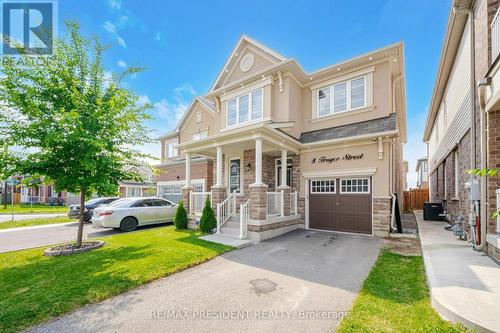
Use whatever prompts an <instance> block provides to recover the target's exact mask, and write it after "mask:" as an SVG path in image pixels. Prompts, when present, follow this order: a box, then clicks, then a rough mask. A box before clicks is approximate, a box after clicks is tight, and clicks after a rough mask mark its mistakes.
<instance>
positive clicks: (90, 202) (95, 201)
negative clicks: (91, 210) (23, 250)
mask: <svg viewBox="0 0 500 333" xmlns="http://www.w3.org/2000/svg"><path fill="white" fill-rule="evenodd" d="M101 201H103V202H104V199H103V198H94V199H90V200H89V201H87V202H86V203H85V204H86V205H95V204H98V203H100V202H101Z"/></svg>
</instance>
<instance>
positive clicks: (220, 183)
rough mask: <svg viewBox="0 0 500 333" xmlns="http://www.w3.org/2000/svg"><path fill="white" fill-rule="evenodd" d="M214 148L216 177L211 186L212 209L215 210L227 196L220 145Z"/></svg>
mask: <svg viewBox="0 0 500 333" xmlns="http://www.w3.org/2000/svg"><path fill="white" fill-rule="evenodd" d="M216 149H217V158H216V161H215V164H216V165H215V167H216V175H215V176H216V179H215V185H214V186H212V208H213V209H214V212H217V204H220V203H221V202H222V201H224V200H225V199H226V197H227V186H225V185H224V176H223V174H222V167H223V165H224V159H223V158H222V157H223V156H222V147H221V146H217V147H216Z"/></svg>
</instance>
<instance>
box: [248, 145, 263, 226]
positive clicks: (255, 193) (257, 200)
mask: <svg viewBox="0 0 500 333" xmlns="http://www.w3.org/2000/svg"><path fill="white" fill-rule="evenodd" d="M249 187H250V218H251V219H252V220H265V219H266V217H267V185H266V184H264V183H263V182H262V139H261V138H258V139H255V183H253V184H251V185H250V186H249Z"/></svg>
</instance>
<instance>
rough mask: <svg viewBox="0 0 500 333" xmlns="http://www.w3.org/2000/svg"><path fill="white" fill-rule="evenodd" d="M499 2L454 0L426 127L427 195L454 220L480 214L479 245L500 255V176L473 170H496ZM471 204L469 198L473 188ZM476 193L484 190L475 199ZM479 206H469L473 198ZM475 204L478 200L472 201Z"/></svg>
mask: <svg viewBox="0 0 500 333" xmlns="http://www.w3.org/2000/svg"><path fill="white" fill-rule="evenodd" d="M499 2H500V1H498V0H476V1H472V0H467V1H465V0H460V1H458V0H454V1H453V2H452V10H451V12H450V15H449V19H448V25H447V28H446V34H445V39H444V42H443V47H442V53H441V59H440V63H439V68H438V73H437V77H436V82H435V86H434V92H433V95H432V100H431V105H430V108H429V114H428V117H427V122H426V126H425V132H424V141H425V142H426V143H427V144H428V162H429V166H428V168H429V169H428V170H429V171H428V172H429V197H430V200H431V201H432V202H442V203H443V206H444V209H445V210H446V212H447V213H448V214H450V216H451V217H452V219H454V218H455V217H456V216H458V215H461V216H464V217H465V218H466V220H468V217H469V214H475V215H478V216H479V218H480V223H481V244H480V245H478V246H477V248H478V249H484V248H485V247H486V246H487V247H488V253H489V254H490V255H491V256H493V257H495V258H497V259H500V251H499V248H500V238H499V236H498V233H497V232H498V226H497V225H496V221H495V220H494V219H493V218H492V217H491V213H492V212H493V211H495V210H496V208H497V207H496V196H495V190H496V189H497V188H500V182H499V180H498V179H494V178H489V179H486V177H483V178H481V179H480V180H479V179H475V178H474V177H472V176H470V175H469V174H468V173H467V170H469V169H474V168H479V167H493V168H498V165H500V155H499V154H498V153H497V151H498V150H499V148H500V146H499V145H500V141H498V131H499V128H500V123H499V121H498V119H500V118H499V117H498V115H500V111H497V110H500V105H499V103H498V102H497V101H498V99H499V96H500V94H499V93H498V88H495V87H498V84H495V82H496V80H499V79H500V74H497V69H498V64H499V60H498V59H499V58H498V54H499V45H500V25H499V22H498V14H497V10H498V4H499ZM478 182H480V183H481V186H480V188H479V189H478V191H475V190H474V191H470V193H472V195H473V198H472V200H473V202H471V201H470V200H469V195H470V193H469V187H470V186H472V187H473V188H474V189H475V188H476V186H475V185H474V184H475V183H476V184H477V183H478ZM475 193H478V195H477V196H476V195H475ZM476 202H477V203H478V204H479V205H476V207H480V208H479V209H477V208H471V204H472V203H476ZM472 207H474V205H472Z"/></svg>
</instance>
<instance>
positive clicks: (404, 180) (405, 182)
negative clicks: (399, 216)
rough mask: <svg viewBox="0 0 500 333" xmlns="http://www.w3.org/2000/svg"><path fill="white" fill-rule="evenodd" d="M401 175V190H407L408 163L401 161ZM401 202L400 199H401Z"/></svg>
mask: <svg viewBox="0 0 500 333" xmlns="http://www.w3.org/2000/svg"><path fill="white" fill-rule="evenodd" d="M402 172H403V175H402V176H401V177H402V178H401V179H402V181H403V190H407V189H408V161H403V169H402ZM401 200H402V198H401Z"/></svg>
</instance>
